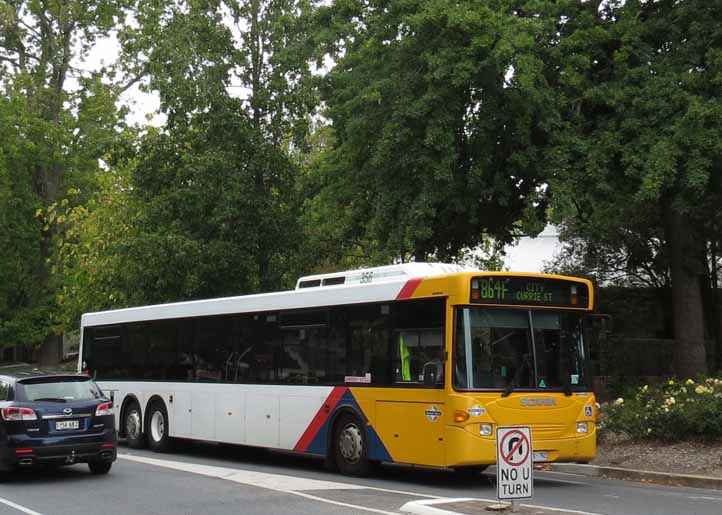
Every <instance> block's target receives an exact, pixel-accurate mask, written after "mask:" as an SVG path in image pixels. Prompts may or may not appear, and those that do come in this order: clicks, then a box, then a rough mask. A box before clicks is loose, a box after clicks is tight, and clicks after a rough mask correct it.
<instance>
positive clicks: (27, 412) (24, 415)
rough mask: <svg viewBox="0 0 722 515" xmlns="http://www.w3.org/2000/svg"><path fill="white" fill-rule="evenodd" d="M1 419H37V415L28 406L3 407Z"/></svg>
mask: <svg viewBox="0 0 722 515" xmlns="http://www.w3.org/2000/svg"><path fill="white" fill-rule="evenodd" d="M2 417H3V420H12V421H16V422H17V421H21V420H37V419H38V416H37V415H36V414H35V412H34V411H33V410H31V409H30V408H15V407H12V408H3V409H2Z"/></svg>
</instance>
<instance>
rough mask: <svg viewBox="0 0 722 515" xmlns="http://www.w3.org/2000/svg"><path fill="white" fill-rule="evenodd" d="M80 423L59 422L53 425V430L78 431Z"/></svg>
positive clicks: (72, 421)
mask: <svg viewBox="0 0 722 515" xmlns="http://www.w3.org/2000/svg"><path fill="white" fill-rule="evenodd" d="M79 428H80V422H79V421H77V420H61V421H59V422H56V423H55V429H57V430H59V431H63V430H66V429H79Z"/></svg>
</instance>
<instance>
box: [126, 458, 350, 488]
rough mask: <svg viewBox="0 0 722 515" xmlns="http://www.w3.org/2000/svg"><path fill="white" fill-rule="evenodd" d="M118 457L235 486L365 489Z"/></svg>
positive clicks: (277, 475)
mask: <svg viewBox="0 0 722 515" xmlns="http://www.w3.org/2000/svg"><path fill="white" fill-rule="evenodd" d="M118 457H119V458H123V459H126V460H129V461H137V462H139V463H147V464H149V465H156V466H159V467H165V468H172V469H175V470H182V471H184V472H191V473H193V474H200V475H203V476H210V477H217V478H221V479H227V480H229V481H234V482H236V483H242V484H245V485H249V486H258V487H262V488H267V489H269V490H277V491H279V492H297V491H299V490H304V491H312V490H359V489H361V488H364V487H363V486H359V485H352V484H348V483H336V482H335V481H323V480H319V479H307V478H304V477H296V476H284V475H281V474H268V473H266V472H255V471H252V470H240V469H232V468H227V467H215V466H211V465H200V464H196V463H187V462H183V461H170V460H158V459H155V458H146V457H143V456H133V455H131V454H118Z"/></svg>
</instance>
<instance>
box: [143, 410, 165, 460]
mask: <svg viewBox="0 0 722 515" xmlns="http://www.w3.org/2000/svg"><path fill="white" fill-rule="evenodd" d="M169 429H170V425H169V424H168V410H167V409H166V407H165V403H164V402H163V401H161V400H158V399H156V400H154V401H153V402H151V404H150V408H148V416H147V417H146V432H145V437H146V439H147V441H148V447H150V448H151V450H153V451H155V452H165V451H168V450H169V449H170V444H171V440H170V436H169V435H168V431H169Z"/></svg>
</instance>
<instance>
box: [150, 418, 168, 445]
mask: <svg viewBox="0 0 722 515" xmlns="http://www.w3.org/2000/svg"><path fill="white" fill-rule="evenodd" d="M150 434H151V435H152V436H153V440H154V441H156V442H160V441H161V440H162V439H163V435H165V417H163V414H162V413H161V412H160V411H155V412H153V416H152V417H151V418H150Z"/></svg>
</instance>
